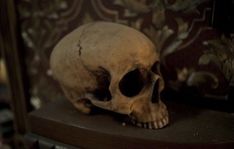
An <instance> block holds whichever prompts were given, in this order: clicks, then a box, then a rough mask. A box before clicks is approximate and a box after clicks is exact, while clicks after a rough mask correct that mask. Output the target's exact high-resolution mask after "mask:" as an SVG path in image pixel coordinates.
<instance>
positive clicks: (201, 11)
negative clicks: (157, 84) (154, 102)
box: [17, 0, 234, 105]
mask: <svg viewBox="0 0 234 149" xmlns="http://www.w3.org/2000/svg"><path fill="white" fill-rule="evenodd" d="M17 6H18V11H19V17H20V24H21V30H22V32H21V35H22V38H23V40H24V46H25V54H26V56H25V63H26V65H27V74H28V78H29V83H30V93H31V96H32V98H31V102H32V103H33V104H34V105H40V104H44V103H47V102H49V101H51V100H56V99H58V98H64V97H63V94H62V93H61V90H60V88H59V86H58V84H57V83H56V82H55V81H54V80H53V78H52V72H51V70H50V68H49V57H50V53H51V51H52V49H53V47H54V46H55V45H56V43H57V42H58V41H59V40H60V39H61V38H62V37H63V36H64V35H65V34H67V33H69V32H70V31H72V30H73V29H75V28H76V27H78V26H80V25H82V24H84V23H88V22H93V21H99V20H104V21H111V22H118V23H121V24H126V25H128V26H132V27H134V28H136V29H138V30H140V31H142V32H143V33H145V34H146V35H147V36H148V37H149V38H150V39H151V40H152V41H153V42H154V43H155V44H156V45H157V47H158V49H159V50H160V53H161V61H162V71H163V74H164V78H165V80H166V83H167V86H168V87H169V88H172V89H174V90H180V88H181V85H182V86H195V87H197V88H199V90H200V91H201V93H202V94H203V95H204V96H206V95H212V96H213V95H214V96H220V97H223V96H225V95H226V94H227V90H228V87H229V86H230V84H233V80H234V77H233V75H234V72H233V70H234V69H233V66H234V61H233V59H234V57H233V56H230V54H226V57H225V52H221V53H219V52H220V50H218V49H223V47H225V48H226V49H227V50H229V49H230V50H229V52H232V53H231V55H233V54H234V53H233V52H234V51H233V49H234V48H233V47H234V45H233V39H228V38H225V37H221V35H222V34H221V33H220V32H218V31H217V30H215V29H214V28H212V27H211V21H212V19H211V18H212V11H213V0H193V1H185V0H113V1H108V0H50V1H45V0H34V1H29V0H19V1H18V2H17ZM214 41H215V42H214ZM223 43H225V44H223ZM222 46H223V47H222ZM228 56H230V57H228ZM224 57H225V58H224ZM224 61H225V62H224ZM229 69H230V70H229ZM35 103H36V104H35Z"/></svg>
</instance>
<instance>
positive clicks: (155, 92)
mask: <svg viewBox="0 0 234 149" xmlns="http://www.w3.org/2000/svg"><path fill="white" fill-rule="evenodd" d="M159 83H160V82H159V79H158V80H157V81H156V82H155V83H154V85H153V93H152V97H151V102H152V103H157V102H158V101H159V98H160V94H159V91H158V89H159Z"/></svg>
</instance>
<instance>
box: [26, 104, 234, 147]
mask: <svg viewBox="0 0 234 149" xmlns="http://www.w3.org/2000/svg"><path fill="white" fill-rule="evenodd" d="M167 105H168V109H169V112H170V117H171V122H170V125H169V126H167V127H165V128H163V129H159V130H149V129H143V128H138V127H134V126H131V125H128V124H127V125H126V126H122V125H121V121H119V119H116V118H115V117H114V116H113V115H111V114H96V115H84V114H81V113H79V112H78V111H77V110H75V109H74V107H73V106H72V105H71V104H70V103H69V102H68V101H66V100H58V101H55V102H53V103H50V104H48V105H46V106H44V107H42V108H41V109H39V110H37V111H33V112H32V113H30V115H29V125H30V126H31V132H32V133H34V134H37V135H41V136H43V137H47V138H50V139H53V140H56V141H59V142H62V143H65V144H69V145H73V146H78V147H81V148H102V149H103V148H118V149H119V148H188V147H189V148H212V149H214V148H233V147H234V115H233V114H230V113H223V112H217V111H211V110H203V109H197V108H194V107H190V106H185V105H177V104H174V103H167Z"/></svg>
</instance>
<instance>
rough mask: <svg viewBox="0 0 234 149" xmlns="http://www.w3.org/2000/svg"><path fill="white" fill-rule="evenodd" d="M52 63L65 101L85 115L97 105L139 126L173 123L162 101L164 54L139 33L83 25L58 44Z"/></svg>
mask: <svg viewBox="0 0 234 149" xmlns="http://www.w3.org/2000/svg"><path fill="white" fill-rule="evenodd" d="M50 64H51V69H52V72H53V75H54V77H55V78H56V79H57V80H58V81H59V83H60V85H61V87H62V89H63V91H64V93H65V95H66V97H67V98H68V99H69V100H70V101H71V103H72V104H73V105H74V106H75V107H76V108H77V109H78V110H80V111H81V112H83V113H90V111H91V108H90V105H93V106H97V107H99V108H103V109H106V110H110V111H113V112H117V113H121V114H126V115H129V117H130V118H131V119H132V122H133V123H134V124H136V125H137V126H141V127H145V128H152V129H157V128H162V127H164V126H165V125H167V124H168V112H167V108H166V106H165V105H164V103H163V102H162V101H161V99H160V92H161V91H162V90H163V88H164V81H163V79H162V76H161V74H160V70H159V65H160V63H159V54H158V52H157V51H156V48H155V46H154V44H153V43H152V42H151V41H150V40H149V39H148V38H147V37H146V36H145V35H144V34H142V33H140V32H139V31H137V30H135V29H132V28H130V27H127V26H124V25H120V24H117V23H108V22H95V23H89V24H86V25H83V26H80V27H79V28H77V29H76V30H74V31H72V32H71V33H69V34H68V35H66V36H65V37H64V38H63V39H62V40H61V41H60V42H59V43H58V44H57V45H56V47H55V48H54V50H53V52H52V54H51V59H50ZM87 103H89V104H87Z"/></svg>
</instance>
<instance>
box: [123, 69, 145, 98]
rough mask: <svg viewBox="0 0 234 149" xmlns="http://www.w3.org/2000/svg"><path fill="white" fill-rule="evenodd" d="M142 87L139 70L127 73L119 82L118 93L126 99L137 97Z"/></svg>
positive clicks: (142, 80)
mask: <svg viewBox="0 0 234 149" xmlns="http://www.w3.org/2000/svg"><path fill="white" fill-rule="evenodd" d="M143 87H144V79H143V77H142V75H141V72H140V70H139V69H135V70H133V71H130V72H128V73H127V74H125V75H124V77H123V78H122V79H121V81H120V82H119V89H120V92H121V93H122V94H123V95H124V96H127V97H133V96H136V95H138V94H139V93H140V91H141V90H142V88H143Z"/></svg>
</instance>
